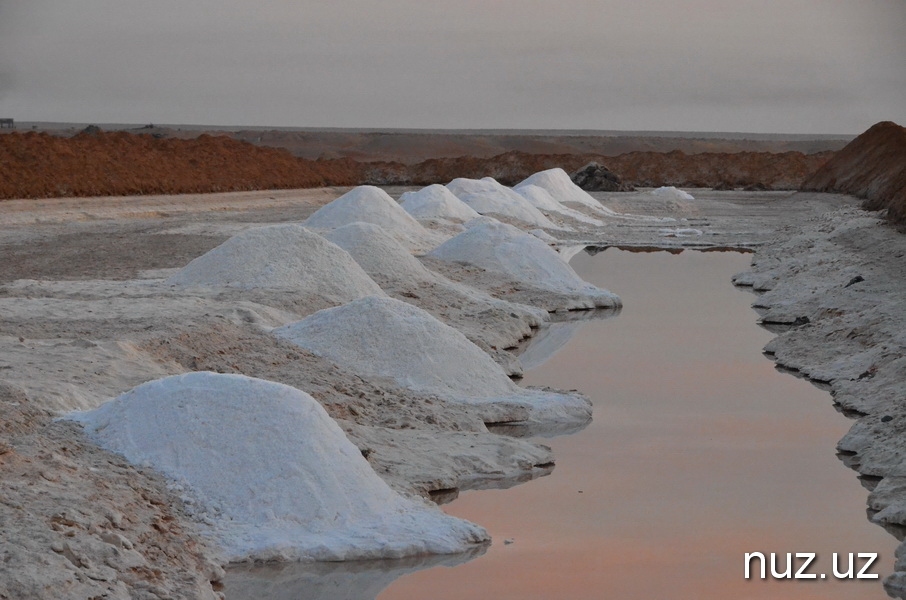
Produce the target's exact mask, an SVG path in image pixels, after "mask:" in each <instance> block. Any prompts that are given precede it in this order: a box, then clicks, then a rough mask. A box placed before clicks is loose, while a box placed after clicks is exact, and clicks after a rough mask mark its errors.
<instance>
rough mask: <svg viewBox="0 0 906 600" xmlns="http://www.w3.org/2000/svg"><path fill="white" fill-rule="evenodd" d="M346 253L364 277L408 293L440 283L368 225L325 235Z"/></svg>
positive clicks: (380, 229)
mask: <svg viewBox="0 0 906 600" xmlns="http://www.w3.org/2000/svg"><path fill="white" fill-rule="evenodd" d="M325 237H327V239H329V240H330V241H331V242H333V243H334V244H336V245H337V246H339V247H340V248H343V249H344V250H346V251H347V252H348V253H349V254H350V256H352V258H353V259H355V261H356V262H357V263H359V266H361V267H362V268H363V269H364V270H365V272H366V273H369V274H374V275H376V276H378V275H379V276H380V280H381V281H392V282H393V283H394V284H395V285H394V287H401V288H405V289H407V290H410V291H415V290H417V289H418V288H419V287H420V286H422V285H425V284H427V283H429V282H434V281H435V280H437V279H439V276H437V275H435V274H433V273H432V272H431V271H429V270H428V269H427V268H426V267H425V266H424V265H423V264H422V263H421V262H419V260H418V259H417V258H415V257H414V256H413V255H412V254H411V253H410V252H409V251H408V250H406V248H404V247H403V246H402V245H401V244H400V243H399V242H398V241H396V240H395V239H394V238H393V237H391V236H390V234H388V233H387V232H386V231H384V229H383V228H382V227H379V226H378V225H373V224H371V223H350V224H349V225H343V226H342V227H338V228H337V229H334V230H333V231H330V232H328V233H327V234H325Z"/></svg>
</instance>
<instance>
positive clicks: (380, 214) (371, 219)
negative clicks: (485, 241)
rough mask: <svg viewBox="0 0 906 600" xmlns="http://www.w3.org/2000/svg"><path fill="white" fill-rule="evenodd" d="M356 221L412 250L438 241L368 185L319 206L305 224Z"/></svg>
mask: <svg viewBox="0 0 906 600" xmlns="http://www.w3.org/2000/svg"><path fill="white" fill-rule="evenodd" d="M356 221H360V222H365V223H373V224H374V225H378V226H380V227H381V228H383V229H384V231H386V232H387V233H389V234H390V235H391V236H393V238H394V239H396V240H397V241H398V242H399V243H401V244H403V245H404V246H405V247H406V248H408V249H409V250H410V251H412V252H415V253H416V254H423V253H425V252H427V251H428V250H430V249H431V248H434V247H436V246H437V245H438V244H439V243H440V242H441V241H442V237H440V236H438V235H437V234H435V233H433V232H431V231H428V230H427V229H425V228H424V227H423V226H422V225H421V223H419V222H418V221H416V220H415V219H414V218H413V217H412V215H410V214H409V213H407V212H406V211H405V210H403V208H402V207H401V206H400V205H399V204H397V203H396V202H395V201H394V200H393V198H391V197H390V196H389V195H387V192H385V191H384V190H382V189H380V188H378V187H374V186H372V185H361V186H359V187H357V188H354V189H352V190H350V191H349V192H347V193H345V194H343V195H342V196H340V197H339V198H337V199H336V200H334V201H333V202H331V203H329V204H326V205H324V206H322V207H321V208H320V209H318V210H317V211H316V212H315V213H314V214H313V215H311V216H310V217H309V218H308V220H307V221H305V224H306V225H307V226H309V227H313V228H315V229H320V230H331V229H336V228H337V227H342V226H343V225H348V224H349V223H355V222H356Z"/></svg>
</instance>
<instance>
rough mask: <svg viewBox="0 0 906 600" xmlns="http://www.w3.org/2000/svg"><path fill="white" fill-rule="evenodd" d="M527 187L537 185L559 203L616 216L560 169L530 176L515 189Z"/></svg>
mask: <svg viewBox="0 0 906 600" xmlns="http://www.w3.org/2000/svg"><path fill="white" fill-rule="evenodd" d="M526 185H537V186H538V187H540V188H544V189H546V190H547V191H548V193H549V194H550V195H551V196H553V198H554V200H556V201H558V202H574V203H576V204H583V205H585V206H587V207H588V208H591V209H593V210H595V211H597V212H600V213H603V214H616V213H614V212H613V211H612V210H610V209H609V208H606V207H604V206H601V203H600V202H598V201H597V200H595V199H594V198H592V197H591V195H590V194H589V193H588V192H586V191H585V190H583V189H582V188H580V187H579V186H577V185H576V184H575V183H573V180H572V179H570V178H569V175H567V174H566V171H564V170H563V169H561V168H559V167H558V168H555V169H548V170H546V171H539V172H537V173H535V174H533V175H529V176H528V177H526V178H525V179H523V180H522V181H520V182H519V183H517V184H516V185H515V186H513V187H514V188H515V189H517V190H518V189H519V188H521V187H523V186H526Z"/></svg>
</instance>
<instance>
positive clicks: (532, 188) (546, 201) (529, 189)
mask: <svg viewBox="0 0 906 600" xmlns="http://www.w3.org/2000/svg"><path fill="white" fill-rule="evenodd" d="M514 189H515V190H516V191H517V192H518V193H519V195H520V196H522V197H523V198H525V199H526V200H528V201H529V202H530V203H531V204H532V206H534V207H535V208H537V209H538V210H540V211H546V212H556V213H559V214H561V215H566V216H568V217H570V218H573V219H575V220H577V221H580V222H582V223H587V224H589V225H594V226H595V227H603V226H604V221H601V220H600V219H595V218H594V217H590V216H588V215H586V214H585V213H582V212H579V211H577V210H574V209H572V208H569V207H568V206H564V205H563V204H560V203H559V202H557V201H556V200H555V199H554V197H553V196H551V194H550V192H548V191H547V190H546V189H544V188H543V187H540V186H537V185H534V184H528V185H520V186H518V187H516V188H514Z"/></svg>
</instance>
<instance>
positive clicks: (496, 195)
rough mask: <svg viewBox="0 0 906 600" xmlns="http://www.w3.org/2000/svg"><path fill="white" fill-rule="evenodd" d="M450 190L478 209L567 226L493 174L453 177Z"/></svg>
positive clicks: (549, 225)
mask: <svg viewBox="0 0 906 600" xmlns="http://www.w3.org/2000/svg"><path fill="white" fill-rule="evenodd" d="M447 189H449V190H450V191H451V192H453V193H454V194H455V195H456V197H457V198H459V199H460V200H462V201H463V202H465V203H466V204H468V205H469V206H470V207H471V208H472V209H473V210H475V211H476V212H478V213H480V214H482V215H485V214H488V213H491V214H495V215H501V216H504V217H509V218H510V219H514V220H516V221H520V222H522V223H527V224H529V225H532V226H533V227H544V228H547V229H564V228H563V227H560V226H558V225H556V224H554V222H553V221H551V220H550V219H548V218H547V217H546V216H544V213H542V212H541V211H540V210H538V209H537V208H535V207H534V206H532V205H531V203H529V201H528V200H526V199H525V198H523V197H522V196H520V195H519V194H517V193H516V192H514V191H513V190H511V189H510V188H508V187H506V186H505V185H502V184H501V183H499V182H497V180H495V179H494V178H493V177H485V178H484V179H466V178H463V177H460V178H457V179H454V180H453V181H451V182H450V183H448V184H447Z"/></svg>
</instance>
